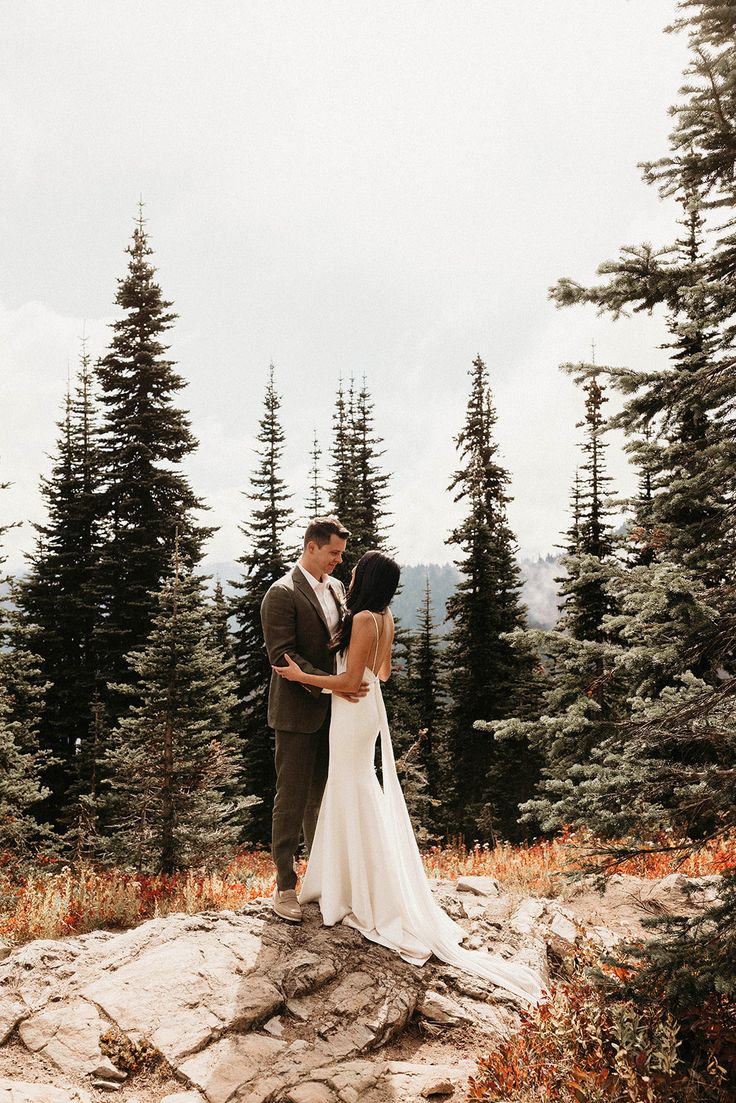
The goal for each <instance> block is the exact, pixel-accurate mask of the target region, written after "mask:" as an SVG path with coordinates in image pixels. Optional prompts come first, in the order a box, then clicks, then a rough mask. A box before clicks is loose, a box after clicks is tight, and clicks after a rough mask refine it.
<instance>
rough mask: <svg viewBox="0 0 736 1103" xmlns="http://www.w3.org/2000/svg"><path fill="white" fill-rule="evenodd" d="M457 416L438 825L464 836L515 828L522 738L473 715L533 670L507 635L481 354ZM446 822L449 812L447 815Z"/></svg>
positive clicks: (508, 578)
mask: <svg viewBox="0 0 736 1103" xmlns="http://www.w3.org/2000/svg"><path fill="white" fill-rule="evenodd" d="M469 374H470V377H471V387H470V397H469V400H468V405H467V411H466V415H465V423H464V425H463V427H462V429H461V431H460V433H459V434H458V436H457V437H456V444H457V451H458V457H459V461H460V465H459V467H458V470H457V471H456V473H455V475H454V477H453V479H452V482H451V483H450V490H451V491H454V492H455V501H456V502H457V501H460V502H463V503H465V504H466V515H465V518H464V519H463V520H462V521H461V522H460V524H459V525H458V526H457V528H456V529H454V530H453V532H452V533H451V534H450V537H449V543H452V544H456V545H457V546H458V547H459V548H460V549H461V552H462V558H461V559H459V560H457V561H456V563H457V566H458V568H459V570H460V574H461V581H460V582H459V584H458V587H457V589H456V591H455V593H454V594H453V595H452V597H451V598H450V599H449V601H448V603H447V612H448V616H449V617H450V619H451V621H452V628H451V630H450V632H449V634H448V648H447V660H448V671H449V688H450V692H451V694H452V704H451V707H450V710H449V716H448V753H449V760H450V761H451V762H452V764H453V769H454V777H453V778H452V781H451V789H450V793H451V801H452V805H451V809H446V812H445V815H446V824H447V826H448V828H449V830H450V832H452V831H453V830H458V831H460V832H461V833H462V834H463V835H464V836H465V839H466V840H467V841H472V840H473V839H474V838H478V837H485V838H488V837H492V836H493V835H494V834H495V833H503V834H504V835H505V836H506V837H514V836H515V835H516V833H517V827H516V820H517V806H518V804H519V802H520V801H521V800H522V799H525V798H526V797H527V796H528V795H529V793H530V792H531V789H532V787H533V785H534V782H535V780H536V763H535V761H534V756H533V755H531V753H530V752H529V748H528V747H527V746H526V745H525V744H524V742H523V740H519V741H518V742H517V743H516V744H515V745H514V746H513V747H512V746H511V744H510V743H509V742H507V743H506V744H504V745H501V744H494V742H493V741H492V740H491V738H490V737H489V735H488V734H487V732H481V731H479V730H477V729H476V728H475V727H474V724H475V722H476V721H480V720H485V721H490V720H495V719H501V718H502V717H505V716H507V715H509V713H513V711H514V710H515V708H516V707H517V705H518V703H519V701H520V698H521V696H522V695H523V692H524V686H525V683H526V681H527V680H528V678H529V676H530V673H531V664H530V662H529V660H528V657H527V656H525V655H523V654H522V653H520V652H518V651H515V650H514V649H513V648H512V647H511V645H510V644H509V642H508V640H507V639H506V638H505V637H506V634H507V633H509V632H512V631H513V630H514V629H515V628H520V627H523V626H524V623H525V620H524V609H523V606H522V605H521V601H520V590H521V578H520V572H519V568H518V565H517V563H516V560H515V554H514V537H513V534H512V532H511V529H510V528H509V525H508V522H507V518H506V507H507V505H508V502H509V501H510V498H509V495H508V489H507V488H508V483H509V475H508V472H507V471H506V469H505V468H504V467H502V466H501V464H500V463H499V462H498V459H497V451H498V445H497V443H496V441H495V439H494V429H495V425H496V412H495V409H494V406H493V402H492V398H491V390H490V386H489V382H488V371H487V368H486V365H485V363H484V362H483V360H482V359H481V357H480V356H477V357H476V359H475V360H474V361H473V366H472V369H471V371H470V373H469ZM448 813H449V815H451V816H452V819H450V818H449V815H448Z"/></svg>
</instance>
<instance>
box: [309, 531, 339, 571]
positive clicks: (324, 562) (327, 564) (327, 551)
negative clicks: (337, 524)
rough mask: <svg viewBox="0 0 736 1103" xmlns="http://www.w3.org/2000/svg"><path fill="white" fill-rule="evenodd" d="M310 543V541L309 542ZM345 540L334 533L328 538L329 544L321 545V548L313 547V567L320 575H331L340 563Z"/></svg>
mask: <svg viewBox="0 0 736 1103" xmlns="http://www.w3.org/2000/svg"><path fill="white" fill-rule="evenodd" d="M310 543H311V541H310ZM346 544H347V540H341V539H340V537H339V536H335V535H334V533H333V535H332V536H331V537H330V542H329V544H323V545H322V547H321V548H319V547H317V545H316V544H314V545H313V547H314V565H315V567H316V568H317V569H318V570H319V573H320V574H321V575H323V574H332V572H333V571H334V569H335V567H336V566H337V565H338V563H342V555H343V552H344V551H345V545H346Z"/></svg>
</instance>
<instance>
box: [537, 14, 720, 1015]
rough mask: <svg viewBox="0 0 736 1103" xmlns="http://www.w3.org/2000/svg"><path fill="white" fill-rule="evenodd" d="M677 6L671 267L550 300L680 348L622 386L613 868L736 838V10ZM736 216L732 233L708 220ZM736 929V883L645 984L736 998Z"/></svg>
mask: <svg viewBox="0 0 736 1103" xmlns="http://www.w3.org/2000/svg"><path fill="white" fill-rule="evenodd" d="M678 7H679V10H680V11H682V12H683V13H685V15H684V17H683V18H681V19H679V20H678V21H677V22H676V24H675V25H674V26H673V28H671V29H680V30H682V29H687V30H688V32H689V47H690V51H691V62H690V65H689V66H688V70H687V73H686V77H687V78H688V79H687V83H686V84H685V86H684V87H683V88H681V89H680V100H679V102H678V104H677V105H676V106H675V107H674V108H673V109H672V114H673V116H674V117H675V120H676V123H675V128H674V131H673V133H672V135H671V137H670V153H669V155H668V156H666V157H664V158H662V159H660V160H659V161H655V162H650V163H648V164H646V165H645V166H644V169H645V178H646V179H647V180H648V181H649V182H650V183H658V184H659V185H660V190H661V191H662V192H663V193H664V194H669V195H673V196H675V197H676V198H677V199H678V201H679V202H680V204H681V205H682V208H683V212H684V217H683V219H682V224H683V225H684V227H685V233H684V235H682V236H680V237H678V239H677V241H676V242H675V244H674V246H672V247H671V248H670V249H669V250H663V251H660V253H659V254H655V253H654V252H653V251H652V250H651V249H650V250H649V253H648V255H647V253H646V250H645V249H640V250H638V251H632V250H629V251H628V254H627V255H625V256H623V257H622V258H621V259H620V260H619V261H616V262H613V263H608V264H605V265H601V267H600V268H599V272H600V273H601V274H603V275H606V276H608V277H610V278H609V279H607V280H606V282H605V283H603V284H602V285H600V286H597V287H593V288H589V289H584V288H582V287H581V286H580V285H578V284H574V283H573V282H572V281H569V280H562V281H560V282H559V283H558V284H557V285H556V287H554V288H552V289H551V294H552V296H553V297H554V298H555V299H556V300H557V302H558V304H559V305H567V304H569V303H575V302H594V303H596V304H597V305H598V306H599V308H600V309H602V310H606V311H610V312H612V313H613V314H614V315H616V314H620V313H623V312H624V311H625V308H626V307H631V306H633V309H634V310H637V309H645V308H646V309H650V310H651V309H653V308H654V307H655V306H657V305H658V304H662V305H664V307H665V308H666V310H667V315H668V324H669V328H670V333H671V335H672V340H671V341H670V342H669V344H668V346H667V347H668V348H670V349H671V350H672V352H671V355H670V360H669V364H668V365H667V367H666V368H665V369H663V370H660V371H657V372H652V371H649V372H642V373H634V372H630V371H627V370H623V369H619V370H617V371H609V373H608V374H609V375H611V377H612V378H613V380H614V382H616V383H617V385H618V386H620V388H621V389H622V390H623V391H624V393H625V394H626V395H627V396H628V397H627V401H626V403H625V405H624V408H623V410H622V413H621V414H620V416H619V418H618V419H617V420H618V424H619V425H620V427H622V428H623V429H624V431H625V432H627V434H628V435H629V436H630V438H631V439H630V448H629V450H630V451H631V452H632V453H633V455H634V457H635V458H636V459H637V460H638V459H639V458H640V457H641V456H642V453H641V451H640V449H641V446H642V442H646V444H647V448H646V453H645V457H644V458H646V461H647V462H646V463H642V462H639V463H638V466H639V469H640V471H643V470H647V474H648V477H649V478H650V480H651V481H650V489H651V493H650V494H648V495H647V496H646V498H645V501H646V506H647V524H646V525H643V526H641V528H642V529H643V530H644V535H645V537H646V538H647V539H646V546H647V552H648V554H647V557H646V559H645V560H643V561H642V562H641V563H640V564H639V565H637V566H635V567H633V568H632V569H631V570H629V571H625V572H624V571H622V572H621V574H620V576H619V577H617V578H614V579H613V580H612V582H611V586H610V590H611V593H612V594H613V596H614V597H615V599H616V601H617V604H618V606H619V612H618V614H617V615H616V616H615V617H614V618H612V620H611V623H610V628H611V631H612V632H614V633H615V634H616V637H617V639H618V640H619V641H620V644H621V650H620V652H619V655H618V657H617V658H616V659H615V661H614V667H613V675H612V678H613V679H616V678H618V679H620V680H621V682H622V683H623V690H622V696H623V698H624V701H625V714H624V715H623V716H622V717H621V720H620V723H619V724H618V725H617V726H616V727H615V728H614V730H613V732H612V734H611V736H610V738H609V739H607V740H605V741H604V742H603V743H602V744H601V745H600V747H599V748H597V749H596V750H595V752H594V754H593V756H592V761H591V765H590V770H589V775H588V777H587V779H586V781H585V784H584V785H581V786H580V787H579V793H578V795H579V798H580V799H579V800H578V801H577V802H576V804H575V806H574V808H573V810H572V811H573V816H574V817H576V821H577V822H584V823H587V824H589V825H591V826H593V827H594V829H595V830H596V832H597V833H598V834H599V835H603V836H605V837H607V838H609V839H611V840H613V839H618V838H620V837H621V836H622V835H624V836H628V839H627V842H626V844H625V845H624V846H621V845H616V844H613V843H612V844H611V849H610V851H609V855H608V861H609V863H611V862H612V863H614V864H615V862H616V861H618V860H619V859H620V858H621V857H623V856H625V855H626V854H630V853H631V852H633V851H635V850H638V849H647V848H648V847H649V846H651V845H652V836H653V834H654V833H655V832H658V831H660V830H661V829H662V827H670V828H671V829H672V830H673V844H672V845H674V846H678V845H679V846H680V847H681V849H682V853H683V854H685V853H687V852H688V851H689V850H691V849H694V848H697V847H698V846H699V845H700V844H701V843H702V840H703V839H705V838H708V837H710V836H711V835H712V834H713V833H715V832H718V831H721V830H725V829H732V827H733V824H734V817H735V816H736V805H735V804H734V796H733V793H734V786H733V770H732V769H731V767H730V761H731V760H732V759H733V751H734V748H733V745H732V744H733V739H732V733H733V729H734V720H735V719H736V717H735V716H734V709H733V700H734V683H735V682H736V678H735V675H734V659H735V654H734V639H736V632H734V623H736V615H735V603H734V564H735V563H736V554H734V543H735V540H734V537H735V536H736V533H735V532H734V521H735V519H736V509H734V501H735V500H736V493H735V485H734V479H735V477H736V476H735V472H736V435H735V434H734V419H733V411H734V409H735V408H736V373H735V372H734V370H733V368H734V363H735V362H736V358H735V357H734V348H733V345H734V338H735V336H736V322H735V321H734V319H735V318H736V290H735V287H736V284H735V283H734V280H733V273H734V271H735V270H736V263H735V258H736V235H734V234H733V233H731V232H730V231H731V230H732V228H733V210H734V207H736V184H735V182H734V174H733V164H734V143H733V133H734V129H735V126H736V99H734V96H733V88H734V82H735V78H736V52H735V51H734V49H733V42H734V39H735V38H736V5H734V4H730V3H717V2H716V0H681V2H680V4H679V5H678ZM724 209H725V211H726V217H727V220H726V222H725V223H723V224H721V225H720V226H719V225H715V226H714V225H711V226H708V225H707V224H706V223H705V221H704V219H703V218H702V217H701V216H702V215H703V213H704V212H708V211H711V212H717V211H719V210H724ZM706 243H707V244H706ZM647 425H651V426H653V428H654V430H655V447H653V448H652V447H650V446H649V445H650V444H651V441H647V437H646V433H645V432H644V429H645V427H646V426H647ZM647 530H648V531H647ZM678 840H680V841H679V842H678ZM656 845H657V844H656V843H654V846H655V849H656ZM735 918H736V872H734V871H733V870H731V871H728V872H727V873H726V876H725V877H724V882H723V885H722V889H721V900H720V901H719V902H718V904H717V905H714V906H713V907H712V908H707V909H706V911H705V914H704V915H703V916H702V917H700V918H698V919H697V920H696V921H694V922H689V921H687V920H673V921H672V922H671V923H668V924H667V926H668V928H669V929H668V930H667V931H665V932H660V934H659V937H655V939H654V940H653V941H652V942H651V943H650V944H649V945H648V946H647V947H646V948H645V950H644V954H645V956H646V958H647V960H648V968H647V970H645V972H644V974H643V977H644V983H646V984H649V985H651V983H652V979H653V978H654V980H655V981H656V982H657V983H661V981H662V980H663V979H664V980H665V982H666V984H667V987H668V990H669V993H670V995H671V996H672V998H673V999H674V1000H675V1001H679V1002H681V1003H685V1004H687V1005H689V1006H690V1007H692V1006H693V1005H694V1004H696V1003H697V1004H700V1002H701V1001H703V1000H704V999H706V998H711V999H713V1000H721V999H722V995H723V993H729V992H730V993H732V994H733V992H734V990H735V989H736V973H735V972H734V967H733V962H734V961H736V943H735V940H734V933H733V932H734V930H736V922H735ZM693 963H697V968H695V969H694V968H693Z"/></svg>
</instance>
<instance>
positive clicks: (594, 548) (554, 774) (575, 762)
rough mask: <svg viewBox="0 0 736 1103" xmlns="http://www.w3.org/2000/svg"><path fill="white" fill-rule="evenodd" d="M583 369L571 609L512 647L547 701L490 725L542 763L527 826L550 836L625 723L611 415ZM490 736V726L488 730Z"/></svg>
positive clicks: (566, 579) (566, 601) (566, 602)
mask: <svg viewBox="0 0 736 1103" xmlns="http://www.w3.org/2000/svg"><path fill="white" fill-rule="evenodd" d="M584 371H585V366H584V365H580V366H579V374H578V379H577V382H578V383H579V384H582V385H583V390H584V393H585V418H584V420H583V421H582V422H578V428H581V427H582V428H584V430H585V433H584V437H583V440H582V442H581V446H580V447H581V450H582V453H583V463H582V464H581V466H580V467H579V468H578V470H577V471H576V472H575V480H574V483H573V488H572V494H571V513H572V523H571V526H570V528H569V529H568V531H567V544H566V546H565V549H564V550H565V554H564V555H563V557H562V559H561V561H560V562H561V566H562V567H563V569H564V571H565V573H564V575H563V576H562V577H561V578H560V579H558V581H559V582H560V583H561V593H562V595H563V602H562V608H561V612H560V617H559V620H558V623H557V626H556V628H555V630H554V631H544V630H541V629H530V630H527V631H525V632H518V631H517V632H516V633H514V634H513V635H512V636H511V637H510V642H511V643H512V644H513V645H514V646H516V647H518V648H526V649H527V650H534V651H536V653H537V656H538V664H539V666H538V675H539V677H538V682H537V684H538V688H539V690H540V694H541V699H540V700H539V704H538V708H537V710H536V712H535V713H534V714H532V715H529V714H528V713H527V716H526V717H525V716H524V715H522V714H517V715H516V716H514V717H512V718H510V719H508V720H504V721H501V722H498V723H495V724H489V725H487V730H489V731H491V732H493V734H494V735H495V737H496V738H497V739H499V740H500V741H502V742H503V741H504V740H506V739H514V740H517V739H520V738H523V739H525V740H527V741H528V742H529V744H530V745H531V746H532V747H533V748H535V750H536V751H537V752H538V753H539V755H540V758H541V762H542V769H541V779H540V782H539V786H538V792H537V793H536V794H535V796H534V797H533V799H531V800H529V801H527V802H526V803H525V804H524V805H523V808H522V811H523V818H524V821H525V822H529V823H531V824H535V823H539V824H540V825H541V827H542V828H543V829H544V830H545V831H549V830H552V829H554V828H556V827H559V826H561V825H562V824H565V823H569V822H570V820H571V816H574V812H573V813H571V806H572V808H573V809H574V807H575V805H576V802H578V801H579V797H578V792H579V787H580V786H581V785H584V784H585V782H586V780H587V779H588V778H589V776H590V770H589V764H590V760H591V755H592V754H593V752H594V749H595V748H596V747H598V746H600V745H601V744H602V743H603V742H604V741H605V740H606V739H607V738H608V737H609V736H610V735H611V732H612V730H613V724H614V721H615V719H616V718H617V716H618V715H619V711H618V710H619V709H620V702H619V700H618V696H617V693H616V689H617V688H618V684H617V683H612V679H611V670H612V668H613V665H614V662H615V658H616V657H617V656H618V654H619V650H620V649H617V648H616V647H615V646H614V643H613V640H612V636H611V627H610V622H611V618H612V616H613V615H614V614H615V612H616V611H617V610H616V605H615V602H614V599H613V596H612V593H611V584H612V580H614V579H615V578H616V577H618V575H619V569H618V566H617V562H616V559H615V556H614V537H613V530H612V528H611V525H610V523H609V521H608V519H607V518H608V512H609V507H608V503H607V500H606V488H607V487H608V485H609V483H610V481H611V480H610V477H609V476H608V475H607V474H606V467H605V458H604V455H605V448H606V445H605V442H604V439H603V438H604V433H605V431H606V423H605V421H604V418H603V413H602V411H603V405H604V403H605V402H606V401H607V398H606V395H605V393H604V389H603V387H602V386H601V385H600V384H599V383H598V381H597V379H596V378H595V376H592V377H590V378H588V379H587V381H586V378H585V374H584ZM484 727H485V726H484Z"/></svg>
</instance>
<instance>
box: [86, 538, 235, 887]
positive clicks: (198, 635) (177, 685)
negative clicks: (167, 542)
mask: <svg viewBox="0 0 736 1103" xmlns="http://www.w3.org/2000/svg"><path fill="white" fill-rule="evenodd" d="M154 596H155V597H156V600H157V604H158V612H157V613H156V614H155V616H154V619H153V623H152V627H151V631H150V633H149V636H148V639H147V640H146V642H145V645H144V647H143V648H142V649H141V650H138V651H131V652H130V653H129V654H128V656H127V657H126V658H127V662H128V664H129V666H130V669H131V671H132V672H133V673H134V674H135V676H136V677H135V680H134V682H133V683H131V682H128V683H125V684H120V685H118V686H117V687H116V688H117V690H118V691H119V692H120V693H121V694H124V695H125V696H126V697H127V698H128V699H129V700H130V706H129V708H128V710H127V713H126V715H125V716H123V717H122V719H121V720H120V721H119V722H118V724H117V727H116V728H115V729H114V730H113V732H112V733H111V736H110V740H109V744H108V747H107V750H106V753H105V766H106V781H105V788H106V792H107V796H106V797H105V805H106V814H107V820H108V825H109V826H108V831H107V839H106V853H107V856H108V857H109V858H111V859H113V860H114V861H116V862H117V863H119V864H120V865H122V866H124V867H126V868H133V869H136V870H139V871H145V872H154V873H155V872H163V873H172V872H174V871H175V870H177V869H185V868H190V867H193V866H196V867H202V866H206V867H210V866H213V865H216V864H217V863H219V862H221V861H222V860H223V859H225V858H226V857H227V856H228V855H229V854H230V852H231V851H232V848H233V847H234V846H235V844H236V842H237V840H238V836H239V834H240V831H241V830H242V821H243V818H244V814H245V805H246V804H247V799H244V798H242V791H243V787H242V764H241V748H240V743H239V740H238V738H237V736H236V735H235V733H234V730H233V710H234V708H235V704H236V692H235V691H236V680H235V678H234V675H233V673H232V670H231V668H230V664H228V662H227V661H226V659H225V658H224V656H223V654H222V652H221V650H220V648H219V647H217V646H215V645H213V643H212V636H211V629H210V624H209V620H208V610H207V603H206V600H205V597H204V594H203V581H202V579H201V578H200V577H198V576H197V575H195V574H194V573H193V572H192V570H191V568H190V567H189V566H187V565H184V564H181V563H180V562H179V560H178V548H177V547H176V546H175V551H174V557H173V560H172V564H171V567H170V570H169V571H168V572H167V576H166V581H165V583H164V585H163V587H162V589H161V591H160V592H159V594H158V595H154Z"/></svg>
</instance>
